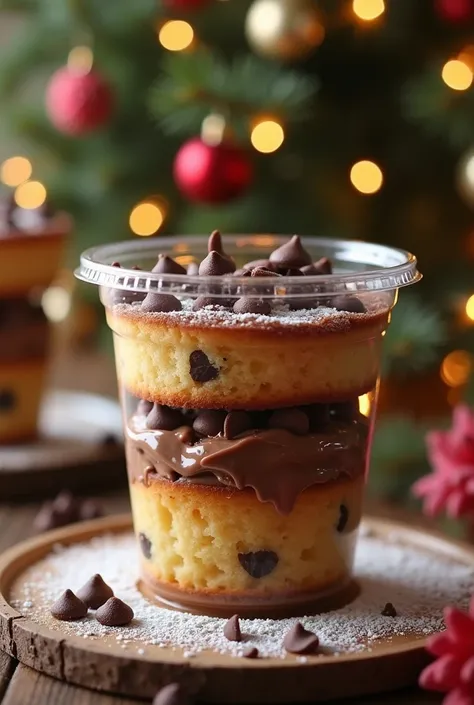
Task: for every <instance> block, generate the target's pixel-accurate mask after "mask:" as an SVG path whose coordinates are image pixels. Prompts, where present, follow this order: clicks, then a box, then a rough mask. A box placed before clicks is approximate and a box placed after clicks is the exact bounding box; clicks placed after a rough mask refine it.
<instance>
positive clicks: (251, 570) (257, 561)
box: [237, 551, 278, 578]
mask: <svg viewBox="0 0 474 705" xmlns="http://www.w3.org/2000/svg"><path fill="white" fill-rule="evenodd" d="M237 557H238V559H239V563H240V565H241V566H242V568H243V569H244V570H245V571H247V573H248V574H249V575H251V576H252V578H264V577H265V576H266V575H269V574H270V573H271V572H272V571H273V570H275V568H276V567H277V564H278V556H277V554H276V553H275V551H249V552H248V553H239V554H238V556H237Z"/></svg>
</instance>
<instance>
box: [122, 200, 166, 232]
mask: <svg viewBox="0 0 474 705" xmlns="http://www.w3.org/2000/svg"><path fill="white" fill-rule="evenodd" d="M164 219H165V209H164V207H163V206H162V205H161V204H159V203H156V202H155V201H144V202H143V203H138V204H137V205H136V206H135V207H134V208H133V209H132V212H131V213H130V218H129V221H128V222H129V225H130V229H131V231H132V232H133V233H134V234H135V235H140V236H141V237H148V236H149V235H153V234H154V233H156V232H157V230H159V229H160V227H161V226H162V224H163V221H164Z"/></svg>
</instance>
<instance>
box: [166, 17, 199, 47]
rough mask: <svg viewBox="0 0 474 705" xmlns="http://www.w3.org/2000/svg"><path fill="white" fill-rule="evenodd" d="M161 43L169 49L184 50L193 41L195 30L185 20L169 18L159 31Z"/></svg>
mask: <svg viewBox="0 0 474 705" xmlns="http://www.w3.org/2000/svg"><path fill="white" fill-rule="evenodd" d="M158 39H159V42H160V44H161V45H162V46H163V47H164V48H165V49H168V51H183V49H187V48H188V47H189V46H191V44H192V43H193V39H194V30H193V28H192V27H191V25H190V24H189V22H185V21H184V20H169V21H168V22H165V23H164V25H162V26H161V27H160V29H159V31H158Z"/></svg>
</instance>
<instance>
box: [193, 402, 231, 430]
mask: <svg viewBox="0 0 474 705" xmlns="http://www.w3.org/2000/svg"><path fill="white" fill-rule="evenodd" d="M225 418H226V412H225V411H219V410H218V409H203V411H200V412H199V413H198V415H197V416H196V418H195V419H194V423H193V429H194V430H195V431H196V433H198V434H199V435H200V436H218V435H219V433H222V431H223V430H224V422H225Z"/></svg>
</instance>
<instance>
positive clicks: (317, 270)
mask: <svg viewBox="0 0 474 705" xmlns="http://www.w3.org/2000/svg"><path fill="white" fill-rule="evenodd" d="M301 272H303V274H305V275H306V276H308V275H314V274H332V264H331V260H329V259H328V258H327V257H321V259H318V261H317V262H313V263H312V264H306V265H305V266H304V267H301Z"/></svg>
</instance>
